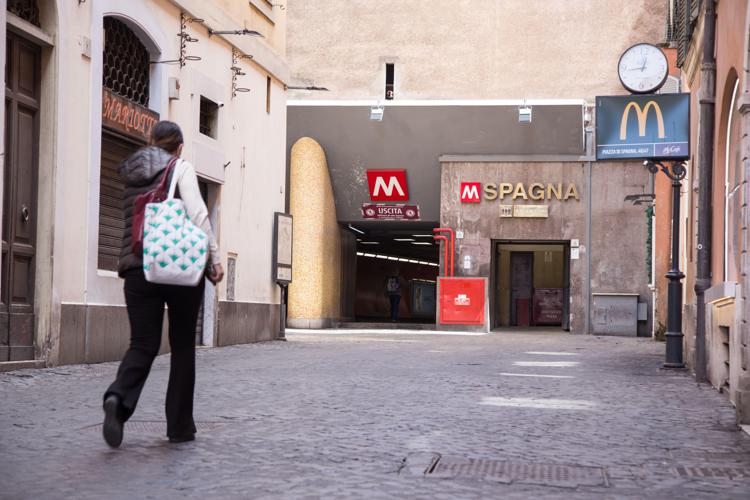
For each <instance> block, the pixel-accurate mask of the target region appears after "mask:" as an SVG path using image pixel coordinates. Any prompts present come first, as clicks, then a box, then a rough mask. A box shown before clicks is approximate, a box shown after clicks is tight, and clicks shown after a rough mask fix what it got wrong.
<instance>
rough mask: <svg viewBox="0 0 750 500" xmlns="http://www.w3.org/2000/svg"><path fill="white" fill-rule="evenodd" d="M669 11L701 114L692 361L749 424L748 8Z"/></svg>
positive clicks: (695, 169)
mask: <svg viewBox="0 0 750 500" xmlns="http://www.w3.org/2000/svg"><path fill="white" fill-rule="evenodd" d="M671 10H672V13H673V26H674V29H673V32H674V43H675V45H676V46H677V48H678V60H677V62H678V65H679V66H680V67H681V69H682V82H683V85H684V86H685V87H686V88H687V89H689V91H690V93H691V98H692V100H693V103H692V109H693V110H695V111H696V113H694V117H693V123H692V127H691V128H692V134H693V140H692V142H693V144H694V145H695V147H694V148H693V151H692V161H691V162H689V169H690V171H691V172H692V176H693V181H692V182H691V183H690V184H689V187H690V189H689V190H688V192H687V196H686V197H684V199H683V207H684V209H683V212H682V213H683V214H685V215H684V216H683V219H682V221H681V225H682V226H683V227H685V228H686V229H687V231H686V241H683V245H682V250H683V252H682V262H683V264H684V265H685V269H686V275H687V277H686V285H687V286H686V294H685V304H684V308H683V309H684V313H685V318H686V322H685V324H686V331H685V333H686V337H685V347H686V353H687V355H686V361H687V363H688V365H689V366H690V368H691V370H692V371H693V372H694V373H695V374H696V376H697V377H698V379H699V380H707V381H709V382H710V383H711V384H712V385H713V386H714V387H716V388H717V389H718V390H720V391H721V392H723V393H725V394H726V395H727V397H728V398H729V399H730V401H732V403H734V405H735V406H736V408H737V413H738V418H739V420H740V422H742V423H750V371H749V368H750V326H749V324H748V322H749V321H750V302H748V298H747V291H748V289H750V288H749V287H750V258H749V257H748V255H749V254H748V250H749V249H750V235H749V231H748V220H750V219H749V217H750V207H749V206H748V205H749V204H748V200H750V160H749V159H748V158H750V136H749V135H748V133H749V132H750V86H749V85H750V82H748V77H747V75H748V71H749V70H750V52H749V51H750V46H749V45H748V40H750V4H749V3H748V2H747V1H745V0H738V1H730V0H721V1H716V2H713V1H711V0H703V1H696V0H692V1H674V2H672V3H671ZM706 42H708V43H709V47H708V48H706V46H705V44H706ZM706 51H707V52H706ZM707 53H708V54H713V58H707V57H706V54H707ZM709 116H710V117H711V118H710V119H707V118H708V117H709ZM709 142H710V144H708V143H709ZM701 189H703V190H704V191H701ZM701 258H703V259H705V261H704V262H705V271H703V274H704V275H702V274H701V271H702V270H701V268H700V265H701V264H700V263H699V261H700V259H701ZM696 292H698V293H696ZM701 297H702V298H701ZM702 325H705V326H702Z"/></svg>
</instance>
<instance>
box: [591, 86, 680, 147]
mask: <svg viewBox="0 0 750 500" xmlns="http://www.w3.org/2000/svg"><path fill="white" fill-rule="evenodd" d="M689 157H690V94H646V95H628V96H605V97H597V98H596V159H597V160H614V159H623V158H633V159H651V160H655V159H660V160H684V159H687V158H689Z"/></svg>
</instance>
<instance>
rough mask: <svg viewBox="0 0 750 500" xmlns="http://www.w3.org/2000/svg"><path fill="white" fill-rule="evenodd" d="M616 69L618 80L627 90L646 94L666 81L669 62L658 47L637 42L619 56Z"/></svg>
mask: <svg viewBox="0 0 750 500" xmlns="http://www.w3.org/2000/svg"><path fill="white" fill-rule="evenodd" d="M617 71H618V73H619V75H620V82H622V85H623V86H624V87H625V88H626V89H627V90H629V91H630V92H633V93H635V94H647V93H649V92H654V91H656V90H658V89H659V88H660V87H661V86H662V85H664V82H665V81H667V74H668V73H669V64H668V63H667V56H665V55H664V52H662V51H661V49H659V47H656V46H654V45H651V44H650V43H639V44H637V45H633V46H632V47H630V48H629V49H628V50H626V51H625V52H624V53H623V54H622V56H620V62H619V64H618V67H617Z"/></svg>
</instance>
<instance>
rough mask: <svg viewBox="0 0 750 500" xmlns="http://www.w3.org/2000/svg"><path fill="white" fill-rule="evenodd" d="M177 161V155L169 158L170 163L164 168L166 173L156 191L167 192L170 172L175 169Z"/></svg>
mask: <svg viewBox="0 0 750 500" xmlns="http://www.w3.org/2000/svg"><path fill="white" fill-rule="evenodd" d="M176 161H177V157H176V156H175V157H172V158H171V159H170V160H169V163H167V167H166V168H165V169H164V173H163V174H162V176H161V180H160V181H159V184H158V185H157V186H156V189H155V190H154V191H156V192H161V193H166V192H167V182H168V180H169V173H170V172H171V171H172V170H173V168H174V164H175V162H176Z"/></svg>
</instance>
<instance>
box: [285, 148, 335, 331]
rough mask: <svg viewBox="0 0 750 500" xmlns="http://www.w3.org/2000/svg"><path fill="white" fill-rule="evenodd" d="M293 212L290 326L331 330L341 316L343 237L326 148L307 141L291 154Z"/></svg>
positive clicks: (290, 195)
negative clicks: (337, 214) (292, 272)
mask: <svg viewBox="0 0 750 500" xmlns="http://www.w3.org/2000/svg"><path fill="white" fill-rule="evenodd" d="M289 184H290V188H289V198H290V210H291V213H292V215H293V216H294V258H293V266H294V279H293V281H292V284H291V285H290V286H289V312H288V324H289V326H290V327H292V328H321V327H329V326H332V324H333V323H334V322H336V321H338V320H339V318H340V316H341V306H340V304H341V300H340V294H341V237H340V235H339V225H338V222H337V220H336V206H335V204H334V200H333V188H332V186H331V178H330V175H329V173H328V162H327V161H326V155H325V152H324V151H323V148H321V147H320V144H318V143H317V142H316V141H315V140H313V139H311V138H309V137H303V138H301V139H300V140H298V141H297V142H296V143H295V144H294V146H292V151H291V161H290V180H289Z"/></svg>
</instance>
